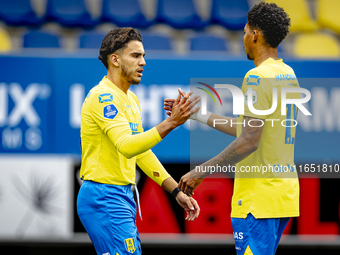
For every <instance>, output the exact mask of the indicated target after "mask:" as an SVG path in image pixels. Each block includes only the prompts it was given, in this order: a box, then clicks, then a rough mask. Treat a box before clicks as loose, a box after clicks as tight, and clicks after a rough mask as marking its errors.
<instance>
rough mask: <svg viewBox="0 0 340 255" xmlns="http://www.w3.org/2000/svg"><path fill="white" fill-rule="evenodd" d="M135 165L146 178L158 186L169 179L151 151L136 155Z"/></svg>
mask: <svg viewBox="0 0 340 255" xmlns="http://www.w3.org/2000/svg"><path fill="white" fill-rule="evenodd" d="M136 163H137V165H138V166H139V167H140V169H142V171H143V172H144V173H145V174H146V175H147V176H149V177H150V178H151V179H152V180H153V181H155V182H156V183H158V184H159V185H160V186H162V183H163V182H164V180H166V179H167V178H169V177H170V175H169V173H168V172H167V171H166V170H165V169H164V167H163V165H162V164H161V162H159V160H158V158H157V157H156V155H155V154H154V153H153V152H152V151H151V150H149V151H147V152H144V153H143V154H140V155H138V156H137V161H136Z"/></svg>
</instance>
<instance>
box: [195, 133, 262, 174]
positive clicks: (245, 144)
mask: <svg viewBox="0 0 340 255" xmlns="http://www.w3.org/2000/svg"><path fill="white" fill-rule="evenodd" d="M257 147H258V144H257V143H254V142H252V141H250V140H248V139H247V138H245V137H243V136H239V137H238V138H237V139H236V140H235V141H233V142H232V143H231V144H230V145H229V146H228V147H227V148H225V149H224V150H223V151H222V152H221V153H220V154H218V155H217V156H215V157H214V158H212V159H210V160H208V161H207V162H205V163H203V164H202V165H200V168H195V169H194V170H192V173H193V177H196V178H204V177H206V176H207V175H208V174H209V172H208V173H207V172H206V171H204V172H203V171H200V170H199V169H206V167H207V166H214V167H216V168H217V166H220V167H223V166H227V167H228V166H229V165H230V166H233V165H235V164H237V163H238V162H240V161H241V160H243V159H245V158H246V157H248V156H249V155H250V154H251V153H253V152H254V151H256V150H257Z"/></svg>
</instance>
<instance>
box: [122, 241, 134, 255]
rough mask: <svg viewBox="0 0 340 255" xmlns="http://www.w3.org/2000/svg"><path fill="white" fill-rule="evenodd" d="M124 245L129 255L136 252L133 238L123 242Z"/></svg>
mask: <svg viewBox="0 0 340 255" xmlns="http://www.w3.org/2000/svg"><path fill="white" fill-rule="evenodd" d="M124 244H125V249H126V250H127V251H128V252H130V253H134V252H135V250H136V246H135V241H134V239H133V238H127V239H125V240H124Z"/></svg>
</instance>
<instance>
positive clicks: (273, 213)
mask: <svg viewBox="0 0 340 255" xmlns="http://www.w3.org/2000/svg"><path fill="white" fill-rule="evenodd" d="M285 87H299V84H298V81H297V79H296V76H295V73H294V71H293V69H292V68H291V67H289V66H288V65H286V64H284V63H283V61H282V59H278V60H274V59H272V58H268V59H267V60H265V61H264V62H262V63H261V64H260V65H259V66H258V67H256V68H254V69H252V70H250V71H249V72H248V73H247V74H246V76H245V78H244V81H243V84H242V92H243V93H244V94H248V93H247V90H248V89H249V88H251V89H252V95H251V96H252V102H253V106H254V108H255V109H256V110H268V109H270V108H271V107H272V103H273V88H277V91H278V93H277V102H278V103H277V108H276V110H275V111H274V112H273V113H271V114H269V115H256V114H254V113H252V112H251V111H250V110H249V107H248V105H247V103H246V102H245V105H244V116H248V117H253V118H257V119H262V120H263V121H264V126H263V130H262V134H261V139H260V142H259V146H258V149H257V150H256V151H255V152H253V153H252V154H250V155H249V156H248V157H246V158H245V159H243V160H242V161H240V162H239V163H238V164H237V165H236V169H237V171H236V174H235V182H234V193H233V197H232V212H231V217H232V223H233V231H234V233H235V232H237V233H239V232H242V233H243V236H244V237H251V236H256V235H253V234H251V233H247V229H248V231H250V230H251V231H258V232H261V231H262V230H263V229H262V230H261V228H264V229H265V231H264V232H266V231H267V232H268V233H273V232H275V233H276V235H274V236H272V240H268V239H266V240H264V241H265V242H267V243H268V242H270V241H271V242H272V243H274V244H275V243H277V244H278V242H277V238H280V237H281V234H282V232H283V230H284V227H285V226H286V224H287V222H288V221H287V222H286V221H285V220H283V219H284V218H289V217H297V216H299V182H298V178H297V172H296V168H295V165H294V143H295V125H294V123H295V121H296V115H297V107H296V106H295V105H294V104H287V106H286V115H281V88H285ZM287 98H300V93H287ZM245 99H247V98H245ZM244 116H238V117H237V122H238V123H242V122H243V118H244ZM294 120H295V121H294ZM250 124H252V123H250ZM252 125H254V123H253V124H252ZM242 126H243V125H238V126H237V137H238V136H240V134H241V132H242ZM251 217H254V220H259V219H277V221H273V222H272V224H268V221H266V220H261V221H260V222H262V224H260V223H257V224H253V225H256V227H257V228H258V229H256V228H255V227H254V228H250V227H248V228H245V227H244V226H243V227H242V228H241V230H240V227H239V226H241V225H242V224H241V223H240V222H242V221H243V222H254V220H253V219H252V218H251ZM280 222H281V223H282V222H283V223H282V224H283V225H284V227H282V224H279V223H280ZM249 224H251V223H249ZM272 227H274V228H275V229H274V230H273V229H270V228H272ZM268 228H269V229H268ZM278 231H279V232H280V231H282V232H281V233H279V232H278ZM278 240H279V239H278ZM235 241H238V240H237V239H236V238H235ZM259 242H261V241H260V239H256V241H251V240H250V241H249V240H248V241H247V240H245V239H244V240H243V242H242V243H243V245H245V244H247V245H249V247H250V250H251V251H252V252H253V254H274V252H275V250H276V247H277V246H276V247H275V246H273V247H274V248H273V247H271V246H267V247H268V249H272V248H273V249H274V250H268V251H267V252H263V249H262V250H261V249H260V250H261V251H262V253H261V252H260V253H257V252H256V249H257V248H256V247H257V246H256V245H259V246H261V243H259ZM251 245H253V248H252V246H251ZM237 247H238V246H237ZM246 249H247V246H245V247H242V249H241V250H237V253H238V254H251V253H244V252H245V250H246ZM248 249H249V248H248Z"/></svg>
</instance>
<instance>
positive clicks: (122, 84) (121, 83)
mask: <svg viewBox="0 0 340 255" xmlns="http://www.w3.org/2000/svg"><path fill="white" fill-rule="evenodd" d="M107 78H108V79H109V80H110V81H111V82H112V83H113V84H114V85H116V86H117V87H118V88H119V89H120V90H122V91H123V92H124V93H125V94H127V92H128V90H129V88H130V86H131V84H129V83H127V82H126V81H125V80H122V79H121V78H120V76H119V75H113V74H112V73H110V72H108V73H107Z"/></svg>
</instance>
